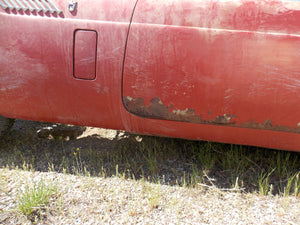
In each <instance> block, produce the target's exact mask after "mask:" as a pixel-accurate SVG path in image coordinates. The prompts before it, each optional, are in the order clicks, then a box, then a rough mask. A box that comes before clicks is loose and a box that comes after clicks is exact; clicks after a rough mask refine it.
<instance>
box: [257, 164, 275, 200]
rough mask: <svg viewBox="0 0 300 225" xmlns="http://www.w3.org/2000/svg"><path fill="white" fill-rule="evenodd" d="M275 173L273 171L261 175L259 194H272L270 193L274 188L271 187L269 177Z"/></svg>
mask: <svg viewBox="0 0 300 225" xmlns="http://www.w3.org/2000/svg"><path fill="white" fill-rule="evenodd" d="M274 171H275V169H273V170H272V171H271V172H269V173H263V172H262V173H261V174H260V176H259V179H258V189H259V193H260V195H262V196H265V195H267V194H272V193H271V191H270V192H269V190H272V188H271V187H272V186H269V177H270V175H271V174H272V173H273V172H274Z"/></svg>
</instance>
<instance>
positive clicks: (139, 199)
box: [0, 121, 300, 224]
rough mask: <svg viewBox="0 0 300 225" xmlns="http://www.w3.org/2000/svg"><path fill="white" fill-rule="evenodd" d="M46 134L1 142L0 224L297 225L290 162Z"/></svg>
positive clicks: (189, 144) (249, 151)
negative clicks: (23, 207) (26, 211)
mask: <svg viewBox="0 0 300 225" xmlns="http://www.w3.org/2000/svg"><path fill="white" fill-rule="evenodd" d="M45 126H52V127H53V125H49V124H44V123H35V122H30V121H18V122H17V124H16V125H15V127H14V130H13V131H12V132H11V133H10V135H9V137H8V138H6V139H4V140H2V143H0V167H2V169H1V170H0V224H300V219H299V218H300V212H299V208H300V195H299V187H300V179H299V176H300V174H299V172H300V162H299V154H298V153H292V152H284V151H274V150H267V149H260V148H253V147H245V146H244V147H242V146H235V145H224V144H216V143H207V142H194V141H185V140H177V139H168V138H155V137H139V136H134V135H128V134H125V133H122V132H121V133H119V134H118V135H117V133H116V132H115V131H111V130H104V129H96V128H87V129H86V130H85V131H84V132H83V128H78V127H72V128H70V127H67V126H58V127H55V128H54V131H55V132H52V133H51V132H50V133H47V132H44V133H43V135H42V136H41V135H40V137H38V135H37V130H39V129H40V128H44V127H45ZM61 131H62V132H61ZM70 136H71V139H70V138H69V137H70ZM47 187H49V188H47ZM30 196H35V197H38V199H39V201H38V203H37V204H33V203H34V201H32V202H31V201H29V199H31V198H30ZM40 199H42V200H41V201H40ZM24 201H25V203H26V204H25V206H26V207H27V208H26V209H30V210H31V211H30V213H28V214H26V213H24V212H22V210H21V209H20V205H21V203H24ZM27 203H28V204H27ZM35 203H36V202H35Z"/></svg>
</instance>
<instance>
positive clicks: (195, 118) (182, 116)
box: [123, 97, 300, 133]
mask: <svg viewBox="0 0 300 225" xmlns="http://www.w3.org/2000/svg"><path fill="white" fill-rule="evenodd" d="M123 102H124V105H125V107H126V109H127V110H128V111H129V112H131V113H133V114H135V115H138V116H141V117H147V118H154V119H163V120H173V121H180V122H189V123H200V124H211V125H223V126H231V127H242V128H251V129H262V130H272V131H283V132H294V133H300V123H298V124H297V127H295V128H294V127H287V126H281V125H274V124H273V122H272V121H271V120H270V119H266V120H265V121H264V122H263V123H257V122H255V121H254V120H253V119H251V120H250V121H248V122H245V123H240V124H238V123H237V122H236V121H232V119H235V118H237V116H236V115H230V114H224V115H219V116H217V117H216V118H215V119H210V120H207V119H202V115H195V111H194V109H190V108H186V109H184V110H179V109H174V107H173V106H172V105H171V106H169V107H167V106H165V105H164V104H163V102H162V101H161V100H160V98H158V97H154V98H153V99H152V100H151V101H150V104H149V105H148V106H147V105H146V104H145V103H144V99H143V98H141V97H137V98H131V97H124V98H123ZM208 114H209V115H211V114H212V112H211V111H208Z"/></svg>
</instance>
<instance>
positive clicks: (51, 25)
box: [0, 0, 300, 151]
mask: <svg viewBox="0 0 300 225" xmlns="http://www.w3.org/2000/svg"><path fill="white" fill-rule="evenodd" d="M53 2H55V4H56V6H57V7H58V8H60V9H62V10H63V12H62V13H61V14H59V15H56V14H49V13H46V14H43V13H34V12H33V13H30V12H28V11H26V12H22V11H20V12H17V11H15V10H13V11H10V10H3V9H2V8H0V34H1V35H0V114H2V115H4V116H7V117H14V118H23V119H31V120H41V121H49V122H60V123H70V124H80V125H90V126H99V127H106V128H113V129H124V130H128V131H130V132H135V133H142V134H153V135H163V136H170V137H180V138H187V139H200V140H209V141H218V142H226V143H236V144H246V145H256V146H263V147H269V148H277V149H286V150H294V151H300V138H299V137H300V136H299V135H300V134H299V124H300V105H299V102H300V99H299V98H300V91H299V89H300V80H299V79H300V78H299V77H300V76H299V75H300V68H299V63H298V62H299V59H300V54H299V49H300V39H299V38H300V29H299V28H300V25H299V21H300V10H299V9H300V2H291V1H273V0H272V1H258V0H257V1H253V0H246V1H242V0H241V1H233V0H232V1H217V0H213V1H211V0H204V1H197V0H166V1H155V0H139V1H138V3H137V6H136V9H135V11H134V15H133V17H132V14H133V10H134V7H135V4H136V0H116V1H106V0H97V1H89V0H78V1H77V2H78V7H77V10H76V11H74V12H69V11H68V10H67V4H68V3H67V2H68V1H63V0H53ZM131 17H132V23H131V27H130V32H129V33H128V31H129V26H130V21H131ZM75 30H93V31H96V32H97V34H98V37H97V53H96V58H97V62H96V78H95V79H94V80H80V79H76V78H74V76H73V50H74V31H75ZM127 35H128V40H127ZM126 43H127V47H126ZM125 49H126V52H125ZM124 56H125V62H124ZM123 62H124V64H123ZM123 65H124V67H123ZM122 72H123V73H122ZM122 85H123V86H122ZM129 96H130V98H127V97H129Z"/></svg>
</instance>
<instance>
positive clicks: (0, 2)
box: [0, 0, 8, 10]
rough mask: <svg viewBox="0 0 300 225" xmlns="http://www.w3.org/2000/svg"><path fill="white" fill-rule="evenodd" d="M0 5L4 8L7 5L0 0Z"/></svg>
mask: <svg viewBox="0 0 300 225" xmlns="http://www.w3.org/2000/svg"><path fill="white" fill-rule="evenodd" d="M0 6H1V7H2V8H3V9H4V10H5V9H7V8H8V7H7V5H4V4H3V3H2V1H1V0H0Z"/></svg>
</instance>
